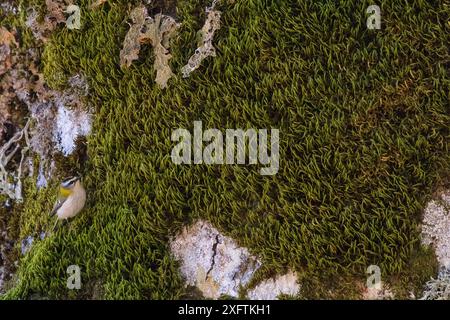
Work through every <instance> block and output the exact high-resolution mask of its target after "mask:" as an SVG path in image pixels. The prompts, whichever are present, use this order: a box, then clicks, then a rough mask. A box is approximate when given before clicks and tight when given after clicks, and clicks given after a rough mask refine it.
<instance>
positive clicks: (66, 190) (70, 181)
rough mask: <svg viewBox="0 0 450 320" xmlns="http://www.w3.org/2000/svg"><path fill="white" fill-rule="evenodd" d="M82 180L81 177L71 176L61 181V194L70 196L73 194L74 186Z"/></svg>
mask: <svg viewBox="0 0 450 320" xmlns="http://www.w3.org/2000/svg"><path fill="white" fill-rule="evenodd" d="M79 180H80V177H78V176H75V177H70V178H67V179H65V180H63V181H62V182H61V185H60V186H59V194H60V196H63V197H68V196H70V195H71V194H72V192H73V188H74V187H75V185H76V184H77V182H78V181H79Z"/></svg>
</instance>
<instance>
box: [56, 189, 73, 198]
mask: <svg viewBox="0 0 450 320" xmlns="http://www.w3.org/2000/svg"><path fill="white" fill-rule="evenodd" d="M59 194H60V195H61V196H63V197H68V196H70V195H71V194H72V190H70V189H67V188H64V187H59Z"/></svg>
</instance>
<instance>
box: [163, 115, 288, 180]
mask: <svg viewBox="0 0 450 320" xmlns="http://www.w3.org/2000/svg"><path fill="white" fill-rule="evenodd" d="M171 139H172V141H179V143H178V144H177V145H176V146H175V147H174V148H173V149H172V153H171V157H172V161H173V162H174V163H175V164H192V163H193V164H203V163H204V164H224V160H225V164H235V147H237V155H236V158H237V159H236V160H237V164H246V159H247V157H246V150H247V149H248V164H258V161H259V163H260V164H262V165H268V167H265V168H261V169H260V170H259V173H260V174H261V175H275V174H276V173H277V172H278V168H279V163H280V161H279V130H278V129H270V156H269V154H268V152H267V151H268V150H267V149H268V137H267V129H247V130H246V131H244V130H243V129H226V130H225V144H226V148H225V159H224V141H223V140H224V139H223V134H222V132H221V131H220V130H218V129H207V130H205V131H203V126H202V122H201V121H194V133H193V137H192V135H191V133H190V132H189V130H187V129H184V128H178V129H176V130H175V131H173V132H172V137H171ZM247 141H248V145H247V144H246V142H247ZM203 142H210V143H209V144H208V145H207V146H206V147H205V148H204V149H203ZM247 146H248V148H247ZM192 155H193V159H192ZM192 160H193V161H192Z"/></svg>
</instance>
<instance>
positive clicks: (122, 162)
mask: <svg viewBox="0 0 450 320" xmlns="http://www.w3.org/2000/svg"><path fill="white" fill-rule="evenodd" d="M139 3H140V2H139V1H131V2H130V1H125V0H121V1H108V2H107V3H105V4H104V5H102V7H101V8H97V9H96V10H91V9H90V8H89V6H90V4H91V1H87V0H82V1H78V4H79V5H80V7H81V9H82V27H81V29H80V30H68V29H66V28H64V27H60V28H58V29H57V31H56V32H55V33H54V34H53V35H52V37H51V39H50V41H49V42H48V43H47V44H46V46H45V48H44V53H43V61H42V64H43V70H44V74H45V77H46V79H50V80H51V79H52V78H54V75H55V74H63V75H66V76H67V77H68V76H70V75H73V74H77V73H80V72H81V73H82V74H84V75H85V76H86V78H87V79H88V82H89V85H90V88H91V94H90V98H89V103H90V104H91V105H92V106H94V107H95V110H96V113H95V122H94V127H93V132H94V134H92V135H90V136H89V137H88V139H87V159H86V162H83V165H82V167H81V168H80V169H81V171H82V173H83V174H84V182H85V186H86V188H87V190H88V204H87V207H86V209H85V210H84V211H83V212H82V213H81V214H80V215H79V216H78V217H76V218H75V219H74V220H73V221H72V222H71V223H70V224H69V225H68V226H65V227H62V228H60V229H59V230H58V231H57V233H56V234H54V235H51V236H50V237H48V238H46V239H44V240H43V241H39V242H37V243H36V244H35V245H34V247H33V249H32V250H31V251H30V252H29V253H28V254H27V255H26V256H25V257H22V258H21V259H20V267H19V270H18V273H17V275H18V278H19V281H18V283H17V285H16V286H15V287H14V288H12V289H11V290H10V291H8V292H7V294H6V295H5V297H6V298H27V297H31V296H32V295H33V294H36V295H38V296H45V297H51V298H66V297H68V298H77V297H78V298H92V297H101V298H107V299H114V298H116V299H147V298H151V299H176V298H180V297H183V296H184V295H185V294H188V292H187V291H186V290H185V289H184V287H183V281H182V279H181V277H180V274H179V272H178V265H177V262H176V261H174V259H173V258H172V257H171V255H170V253H169V249H168V239H169V237H170V236H171V235H173V234H175V233H176V232H177V231H179V230H180V229H181V227H182V226H183V225H185V224H186V223H189V222H192V221H193V220H195V219H197V218H202V219H207V220H209V221H211V222H212V224H213V225H214V226H216V227H218V228H219V229H220V230H221V231H222V232H224V233H225V234H227V235H229V236H231V237H233V238H234V239H237V241H238V242H239V244H240V245H242V246H245V247H248V248H249V249H250V250H251V251H252V252H253V253H255V254H257V255H258V256H260V257H261V258H262V261H263V263H264V266H263V269H262V270H264V272H262V273H261V275H260V277H261V278H263V277H264V276H265V275H268V274H275V273H282V272H283V271H284V270H286V269H288V268H289V269H292V270H296V271H298V272H299V274H301V275H302V279H301V281H303V282H304V285H303V286H302V288H304V290H303V291H302V292H303V297H304V298H308V297H329V296H328V294H329V289H332V290H333V296H332V297H351V298H353V297H359V294H360V292H357V290H355V286H354V285H353V284H354V283H355V282H358V283H365V278H366V274H365V270H366V268H367V267H368V266H369V265H371V264H376V265H379V266H380V267H381V269H382V272H383V273H382V277H385V278H383V279H389V280H390V281H391V282H392V286H393V287H395V284H396V283H402V288H403V291H402V290H399V294H400V296H406V292H407V291H409V289H415V288H418V286H420V284H418V283H419V282H422V281H424V279H425V278H427V277H429V276H430V275H433V274H434V273H435V267H434V266H435V259H434V258H433V257H432V255H431V254H430V253H429V252H428V251H423V250H422V249H421V247H420V241H419V224H420V214H421V211H422V209H423V207H424V205H425V203H426V201H427V200H428V199H429V195H431V194H432V192H433V191H434V190H435V188H436V187H437V186H438V185H440V184H442V182H443V181H444V180H445V179H446V178H448V176H449V171H450V170H449V169H450V167H449V163H450V153H449V140H448V137H449V127H448V123H449V122H450V116H449V112H448V111H449V109H448V80H447V79H446V69H445V63H446V61H448V58H449V56H448V44H447V43H446V41H445V38H444V37H442V35H443V34H445V33H446V32H448V30H446V28H447V29H448V27H447V25H448V24H447V21H446V19H447V18H446V17H447V15H446V13H445V12H444V10H445V9H444V8H443V7H441V6H440V5H439V3H438V2H427V3H424V2H416V3H415V4H406V3H399V2H397V1H384V2H383V5H382V12H383V17H382V19H383V24H382V25H383V28H382V30H380V31H375V30H367V29H366V28H365V19H366V16H365V8H366V7H367V6H368V5H369V4H370V3H368V2H366V1H363V2H355V1H341V2H339V5H337V4H336V3H335V2H331V1H316V2H314V3H313V2H311V3H309V2H308V3H306V2H298V1H244V0H242V1H236V2H235V3H234V4H228V3H227V4H221V5H219V6H218V9H219V10H220V11H221V12H222V17H221V19H222V20H221V21H222V22H221V24H222V27H221V29H220V30H218V31H217V32H216V34H215V35H214V39H215V40H214V41H215V47H216V50H217V56H216V57H214V58H208V59H206V60H204V61H203V62H202V66H201V68H200V69H198V70H196V71H194V72H193V73H192V74H191V75H190V77H189V78H187V79H183V78H182V76H181V73H180V70H181V68H182V67H183V66H184V65H185V64H186V62H187V61H188V59H189V57H190V56H191V55H192V54H193V51H194V50H195V48H196V45H197V42H196V33H197V31H198V30H200V29H201V27H202V25H203V23H204V21H205V11H204V8H205V7H206V6H207V5H210V4H209V3H208V1H193V0H180V1H178V2H177V4H176V17H175V19H176V21H177V22H180V23H181V26H180V28H179V30H178V34H177V36H176V37H175V38H174V39H173V41H172V43H171V54H172V56H173V58H172V59H171V60H170V66H171V69H172V70H174V73H175V76H174V77H173V78H172V79H171V80H170V81H169V83H168V87H167V88H166V89H165V90H161V89H160V88H159V87H158V86H156V85H155V81H154V79H155V76H156V74H155V70H154V69H153V63H154V61H153V58H152V54H150V53H151V48H150V47H149V46H147V47H144V48H143V50H142V51H141V53H140V59H139V60H137V61H135V62H134V63H133V64H132V65H131V66H130V68H128V69H126V70H121V69H120V58H119V57H120V50H121V48H122V44H123V40H124V38H125V35H126V33H127V32H128V30H129V25H128V24H127V22H128V17H129V15H130V12H131V10H132V9H133V8H134V7H135V6H137V5H138V4H139ZM21 4H22V5H25V4H26V2H22V3H21ZM149 12H150V14H155V13H156V12H158V7H157V3H155V4H154V5H153V7H152V6H150V7H149ZM405 12H410V14H405ZM163 13H164V12H163ZM413 13H414V14H413ZM417 21H421V23H417ZM422 22H423V23H422ZM50 83H51V84H52V85H55V86H56V85H58V83H57V82H54V81H53V80H51V81H50ZM196 120H201V121H203V125H204V127H208V128H218V129H226V128H249V127H253V128H272V127H273V128H279V129H280V139H281V141H280V159H281V161H280V169H279V172H278V174H277V175H275V176H261V175H259V171H258V169H259V168H257V166H239V165H233V166H207V165H192V166H176V165H174V164H173V163H172V162H171V159H170V151H171V148H172V147H173V145H172V142H171V139H170V136H171V132H172V131H173V130H175V129H177V128H180V127H181V128H192V126H193V122H194V121H196ZM63 162H64V160H63V159H61V163H60V162H58V166H64V164H63ZM33 184H34V182H33V181H28V182H27V183H26V193H25V194H26V196H28V199H27V200H26V202H25V203H24V205H23V206H22V207H16V208H15V215H16V216H18V217H20V218H18V220H17V223H16V225H17V228H18V230H20V232H19V234H20V235H21V236H24V235H26V234H29V233H32V232H34V231H36V230H40V227H41V226H44V225H45V224H46V223H47V220H48V218H47V216H46V214H47V210H48V208H49V206H50V205H51V202H52V201H51V200H52V196H51V194H50V189H51V188H50V187H53V186H54V185H55V184H52V186H50V187H49V189H44V190H41V191H39V192H37V191H35V190H34V186H33ZM0 214H4V213H3V211H0ZM73 264H77V265H79V266H80V267H81V270H82V283H83V287H82V289H81V291H79V292H73V291H70V290H68V289H67V288H66V279H67V274H66V269H67V267H68V266H69V265H73ZM400 277H402V279H411V281H406V282H402V280H401V279H400ZM416 281H417V283H416ZM94 288H97V289H94ZM308 288H309V289H308ZM313 289H314V290H313ZM347 289H349V290H347Z"/></svg>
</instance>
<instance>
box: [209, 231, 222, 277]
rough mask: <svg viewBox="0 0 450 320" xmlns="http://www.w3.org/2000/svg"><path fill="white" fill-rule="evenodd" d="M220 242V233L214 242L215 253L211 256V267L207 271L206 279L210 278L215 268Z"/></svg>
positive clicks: (213, 249)
mask: <svg viewBox="0 0 450 320" xmlns="http://www.w3.org/2000/svg"><path fill="white" fill-rule="evenodd" d="M219 243H220V241H219V234H217V235H216V241H215V242H214V244H213V247H212V251H213V255H212V257H211V267H210V268H209V270H208V272H207V273H206V277H205V280H207V279H208V277H209V274H210V272H211V271H212V269H213V268H214V265H215V264H216V255H217V245H218V244H219Z"/></svg>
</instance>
